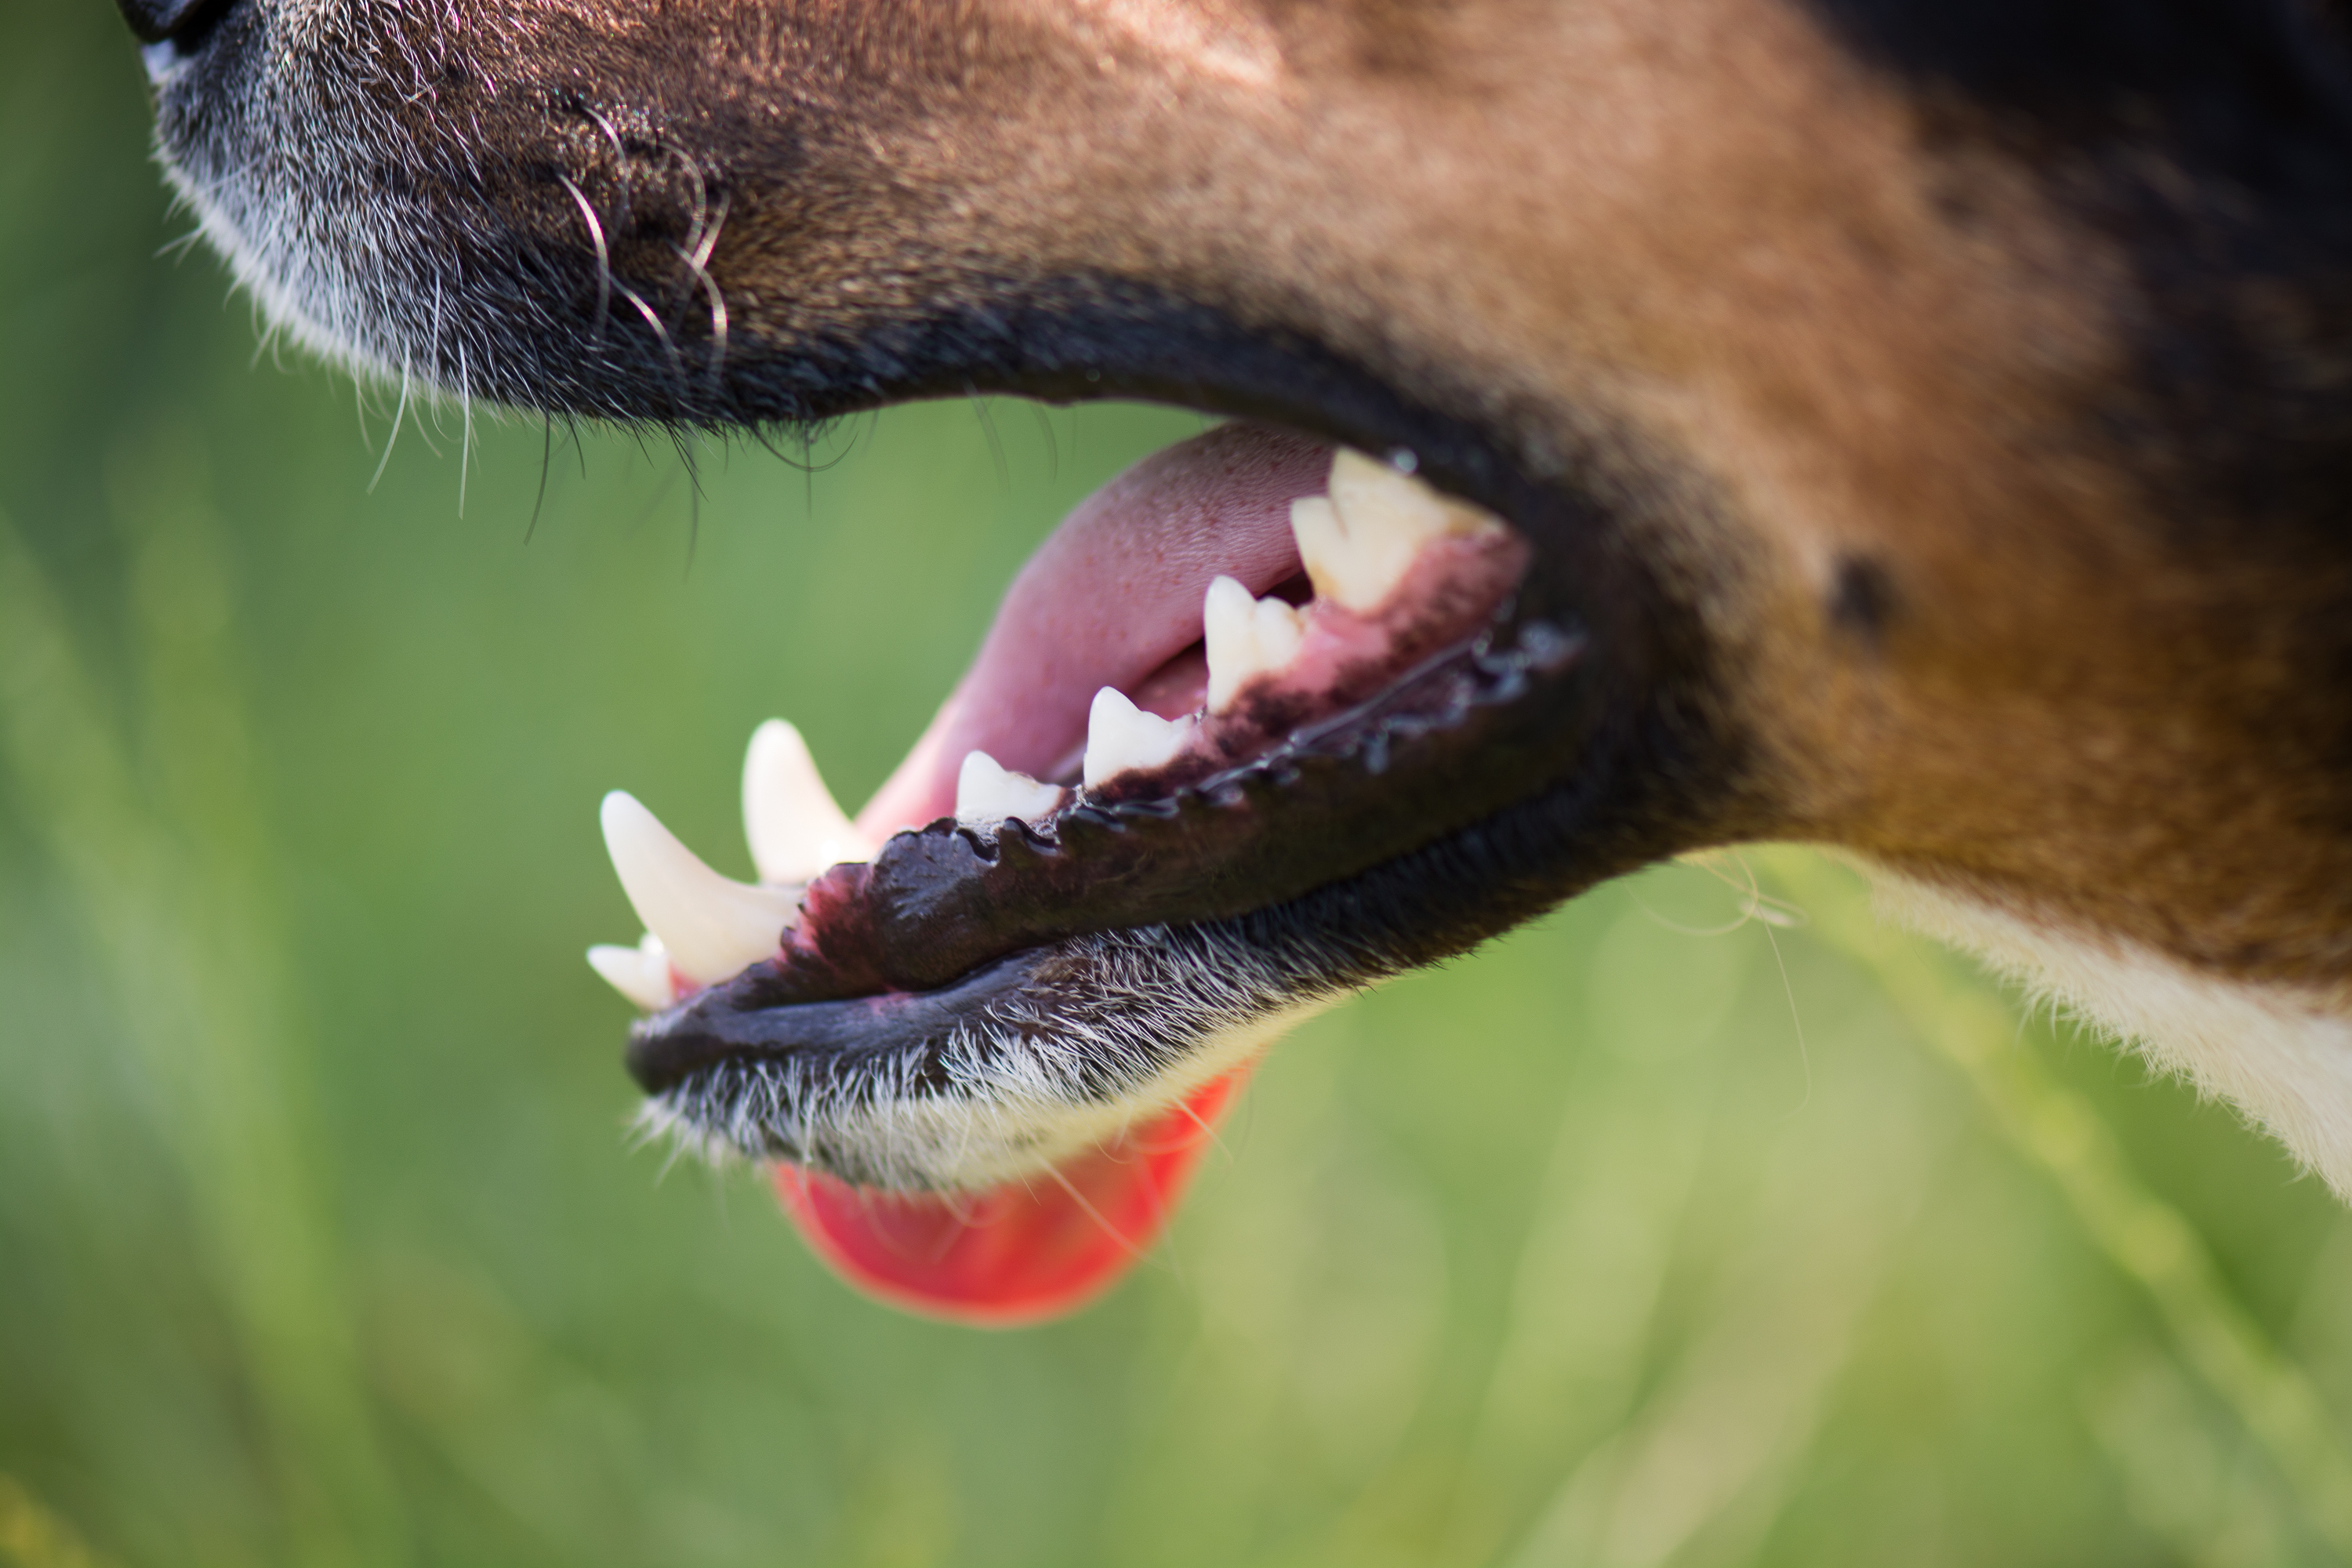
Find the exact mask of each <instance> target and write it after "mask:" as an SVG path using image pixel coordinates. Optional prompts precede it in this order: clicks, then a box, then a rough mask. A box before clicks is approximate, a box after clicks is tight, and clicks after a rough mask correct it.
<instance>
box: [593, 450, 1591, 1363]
mask: <svg viewBox="0 0 2352 1568" xmlns="http://www.w3.org/2000/svg"><path fill="white" fill-rule="evenodd" d="M1414 467H1415V464H1414V461H1413V458H1412V454H1410V453H1409V452H1404V451H1399V452H1395V453H1392V454H1390V455H1388V456H1386V457H1384V458H1372V457H1369V456H1366V455H1364V454H1362V453H1359V452H1356V451H1352V450H1349V449H1347V448H1344V447H1332V446H1330V445H1328V444H1327V443H1324V442H1320V441H1316V440H1311V439H1308V438H1306V437H1299V436H1295V435H1291V434H1288V433H1285V432H1281V431H1277V430H1274V429H1269V428H1265V427H1262V426H1250V425H1229V426H1222V427H1219V428H1216V429H1213V430H1212V431H1210V432H1209V433H1207V434H1205V435H1203V436H1202V437H1198V438H1196V439H1194V440H1192V441H1189V442H1185V443H1182V444H1181V445H1179V446H1177V447H1172V448H1171V449H1169V450H1166V451H1163V452H1161V453H1160V454H1158V455H1157V456H1155V457H1153V458H1148V459H1146V460H1145V461H1144V462H1143V463H1141V464H1139V465H1138V466H1137V467H1136V468H1132V469H1130V470H1129V472H1127V473H1126V474H1124V475H1122V476H1121V477H1119V478H1118V479H1115V480H1113V481H1112V482H1111V483H1110V484H1109V485H1108V486H1107V487H1106V488H1105V489H1103V490H1101V491H1099V492H1098V493H1097V494H1096V495H1095V496H1094V497H1093V498H1091V499H1090V500H1087V502H1085V503H1084V504H1082V505H1081V506H1080V507H1079V508H1078V509H1077V510H1076V511H1075V512H1073V513H1072V514H1071V515H1070V517H1069V518H1068V519H1067V520H1066V521H1065V522H1064V523H1063V524H1062V525H1061V527H1060V528H1059V529H1058V530H1057V531H1055V533H1054V534H1053V536H1052V537H1051V538H1050V539H1049V540H1048V541H1047V542H1046V543H1045V545H1044V546H1043V548H1042V549H1041V550H1040V551H1039V552H1038V553H1037V554H1036V555H1035V556H1034V558H1033V559H1032V561H1031V562H1030V563H1029V564H1028V565H1027V566H1026V567H1025V568H1024V571H1023V572H1022V574H1020V576H1019V578H1018V579H1017V580H1016V582H1015V583H1014V584H1013V587H1012V589H1011V590H1010V592H1009V593H1008V594H1007V595H1006V597H1005V600H1004V603H1003V607H1002V609H1001V611H1000V613H999V616H998V618H997V620H996V622H995V624H994V626H992V629H991V631H990V632H989V634H988V636H987V637H986V639H985V641H984V643H983V646H982V649H981V651H980V654H979V657H978V658H977V659H976V661H975V662H974V664H973V665H972V667H971V669H970V671H969V672H968V673H967V674H966V675H965V677H964V678H963V679H962V680H961V683H960V684H959V685H958V687H957V688H956V689H955V691H954V693H953V694H952V695H951V696H950V698H949V699H948V700H947V702H946V703H945V704H944V706H942V708H941V709H940V713H939V715H938V717H937V719H936V720H935V721H933V723H932V724H931V726H930V728H929V731H927V732H926V733H925V734H924V735H923V737H922V738H921V739H920V740H919V742H917V743H916V745H915V746H914V748H913V750H912V752H910V753H909V754H908V757H907V759H906V760H905V762H904V763H901V764H900V766H899V768H898V770H897V772H896V773H895V774H894V775H893V776H892V777H891V779H890V780H889V781H888V782H887V784H885V785H884V786H883V788H882V789H881V790H880V791H879V792H878V793H877V795H876V796H875V798H874V800H873V801H872V802H871V803H870V804H869V805H867V806H866V808H865V809H864V810H863V811H862V812H861V813H860V814H859V815H858V816H857V817H856V819H855V820H852V819H851V818H850V817H848V816H846V815H845V813H844V812H843V811H842V810H841V808H840V807H839V806H838V805H835V802H834V800H833V797H832V795H830V793H829V792H828V791H827V790H826V788H825V786H824V783H823V782H822V781H821V779H820V778H819V776H818V774H817V772H816V769H815V766H814V763H813V761H812V759H811V757H810V755H809V752H808V751H807V749H806V747H805V746H804V745H803V743H802V742H801V740H800V737H799V735H798V733H797V732H796V731H793V729H792V728H791V727H790V726H789V725H787V724H784V723H782V722H781V721H772V722H771V723H769V724H767V725H764V726H762V727H761V730H760V731H759V732H758V733H757V734H756V735H755V736H754V737H753V739H752V743H751V752H750V756H749V758H748V760H747V763H746V768H745V773H744V782H743V802H744V819H745V826H746V830H747V834H748V836H749V838H750V840H751V850H752V858H753V860H754V863H755V865H756V866H757V868H758V869H759V873H760V877H761V881H760V883H759V884H758V885H756V886H753V885H746V884H742V883H738V882H735V881H732V880H730V879H727V878H724V877H721V876H720V875H719V874H718V873H717V872H714V871H712V870H710V869H709V868H707V867H706V866H704V865H703V864H702V863H701V862H700V861H699V860H698V859H697V858H695V857H694V855H693V854H692V853H691V852H690V851H688V849H687V848H685V847H683V846H682V845H680V844H679V843H678V842H677V840H676V839H675V838H673V837H671V836H670V835H669V834H668V833H667V831H666V830H665V829H663V828H662V826H660V824H659V823H658V822H656V820H655V819H654V818H653V816H651V815H650V814H649V813H647V812H646V809H645V808H644V807H643V806H641V805H638V804H637V803H636V802H635V800H633V799H631V798H630V797H628V796H627V795H620V794H615V795H611V796H609V797H607V799H606V801H605V805H604V833H605V838H606V842H607V845H608V847H610V849H611V852H612V856H613V859H614V866H615V868H616V869H617V870H618V872H619V874H620V878H621V881H622V884H623V886H624V888H625V889H626V891H627V893H628V895H629V898H630V900H631V902H632V903H633V904H634V905H635V909H636V911H637V913H638V915H639V917H640V918H641V919H642V920H643V921H644V922H645V924H646V929H647V934H646V937H645V939H644V940H643V942H641V943H640V944H638V945H637V946H635V947H604V948H598V949H595V950H593V952H591V954H590V960H591V962H592V963H593V964H594V965H595V967H596V969H597V971H598V972H599V973H602V974H603V975H604V977H605V978H606V979H607V980H609V981H610V982H612V983H613V984H614V985H615V986H616V987H618V988H619V989H620V990H621V991H622V992H623V993H625V994H626V995H628V996H629V997H630V999H631V1000H633V1001H635V1002H636V1003H637V1004H638V1005H641V1006H643V1007H645V1008H646V1009H648V1010H649V1012H650V1014H651V1016H649V1017H647V1018H646V1019H645V1020H643V1021H642V1022H640V1023H639V1024H638V1025H637V1026H636V1027H635V1031H634V1034H633V1037H632V1041H631V1047H630V1051H629V1067H630V1070H631V1071H632V1073H633V1074H634V1075H635V1078H636V1079H637V1080H638V1082H639V1083H640V1084H641V1085H642V1086H643V1087H644V1089H646V1093H647V1094H648V1096H649V1097H650V1100H649V1103H648V1110H647V1113H646V1115H647V1120H648V1121H649V1123H650V1124H651V1125H653V1126H655V1127H656V1128H659V1129H662V1130H666V1131H669V1132H671V1133H673V1134H675V1135H677V1136H678V1137H680V1138H682V1139H684V1140H687V1141H688V1142H693V1143H696V1144H699V1145H701V1146H704V1147H706V1148H708V1149H709V1150H711V1151H713V1152H740V1153H741V1154H745V1155H749V1156H751V1157H754V1158H763V1159H776V1160H781V1161H782V1162H784V1164H783V1165H782V1167H781V1170H782V1179H781V1183H780V1185H781V1187H782V1192H783V1194H784V1196H785V1199H786V1205H787V1207H788V1208H789V1209H790V1210H791V1212H792V1213H793V1215H794V1216H795V1218H796V1219H797V1220H798V1222H799V1223H800V1225H801V1226H802V1228H803V1231H804V1232H805V1233H807V1234H808V1236H809V1237H810V1239H811V1240H812V1242H813V1243H814V1245H815V1246H816V1247H817V1248H818V1250H819V1251H820V1252H821V1253H822V1254H823V1255H824V1256H825V1257H826V1258H829V1259H830V1260H831V1261H833V1262H834V1263H835V1266H836V1267H838V1268H842V1269H843V1270H844V1271H845V1272H846V1273H848V1274H849V1275H850V1276H851V1277H852V1278H854V1279H857V1280H858V1281H859V1282H861V1283H863V1284H865V1285H866V1286H867V1287H868V1288H870V1289H876V1290H878V1291H879V1292H881V1293H883V1294H885V1295H887V1296H890V1297H893V1298H895V1299H897V1300H900V1301H902V1302H904V1303H906V1304H908V1305H913V1306H917V1307H919V1308H922V1309H925V1310H932V1311H938V1312H944V1313H947V1314H949V1315H954V1316H961V1317H965V1318H969V1319H974V1320H981V1321H1015V1320H1020V1319H1025V1318H1030V1317H1034V1316H1039V1315H1044V1314H1046V1313H1050V1312H1054V1311H1057V1310H1063V1309H1066V1308H1067V1307H1069V1306H1071V1305H1074V1304H1076V1302H1077V1301H1079V1300H1084V1299H1086V1298H1087V1297H1088V1296H1090V1295H1092V1294H1093V1293H1095V1292H1096V1291H1098V1290H1100V1289H1103V1288H1105V1287H1106V1286H1108V1284H1109V1283H1110V1282H1111V1281H1112V1280H1113V1279H1116V1278H1117V1277H1118V1275H1119V1274H1120V1273H1121V1272H1123V1271H1124V1269H1125V1268H1126V1267H1127V1265H1128V1264H1129V1263H1130V1262H1132V1261H1133V1260H1134V1258H1136V1257H1137V1256H1139V1253H1140V1252H1141V1251H1142V1249H1143V1248H1144V1247H1146V1246H1147V1245H1148V1244H1149V1243H1150V1240H1151V1238H1152V1237H1153V1236H1154V1234H1155V1233H1156V1231H1157V1229H1158V1228H1159V1226H1160V1223H1161V1222H1162V1220H1163V1219H1164V1217H1165V1215H1167V1213H1168V1212H1169V1210H1170V1208H1171V1205H1172V1203H1173V1200H1174V1199H1175V1197H1176V1196H1177V1194H1178V1193H1179V1191H1180V1190H1181V1186H1182V1185H1183V1184H1184V1182H1185V1180H1186V1179H1187V1177H1188V1176H1189V1174H1190V1173H1191V1171H1192V1166H1193V1163H1195V1161H1196V1159H1197V1157H1198V1155H1199V1153H1200V1152H1201V1149H1202V1144H1203V1142H1204V1141H1205V1139H1206V1137H1207V1135H1208V1133H1209V1131H1210V1129H1211V1127H1212V1126H1213V1122H1214V1121H1215V1118H1216V1116H1217V1114H1218V1113H1219V1111H1220V1110H1222V1109H1223V1106H1224V1105H1225V1104H1226V1103H1227V1102H1228V1100H1230V1098H1231V1096H1232V1093H1233V1091H1234V1087H1235V1085H1236V1083H1237V1082H1238V1080H1239V1079H1240V1078H1241V1076H1242V1075H1244V1073H1245V1072H1246V1071H1247V1069H1248V1067H1249V1065H1250V1063H1251V1062H1252V1061H1253V1060H1254V1059H1255V1056H1256V1054H1257V1053H1258V1052H1259V1051H1260V1050H1261V1049H1262V1048H1263V1047H1264V1046H1265V1043H1266V1042H1267V1041H1268V1040H1269V1039H1270V1038H1271V1037H1273V1035H1275V1034H1276V1033H1277V1032H1278V1031H1279V1030H1280V1029H1281V1028H1282V1027H1284V1026H1286V1025H1287V1024H1288V1023H1289V1022H1291V1021H1293V1020H1294V1019H1296V1018H1297V1016H1301V1015H1303V1014H1305V1013H1307V1012H1309V1011H1312V1010H1314V1009H1315V1008H1317V1007H1318V1006H1319V1005H1324V1004H1326V1003H1327V1002H1328V1001H1329V1000H1330V999H1332V998H1334V997H1335V996H1337V995H1339V994H1342V993H1344V992H1345V991H1347V990H1348V989H1349V988H1352V987H1354V986H1358V985H1361V984H1366V983H1369V982H1370V981H1373V980H1375V979H1378V978H1380V977H1381V976H1383V975H1385V974H1388V973H1393V972H1395V971H1396V970H1398V969H1401V968H1403V967H1405V966H1408V965H1410V964H1412V963H1423V962H1427V961H1428V959H1429V958H1431V957H1433V956H1436V954H1435V953H1433V952H1429V951H1428V950H1427V939H1426V938H1425V937H1423V938H1418V939H1417V938H1415V937H1414V936H1413V935H1412V934H1410V932H1411V931H1412V930H1414V929H1419V930H1422V931H1426V930H1428V929H1429V923H1428V922H1426V921H1418V922H1417V921H1412V920H1411V919H1410V918H1406V919H1403V920H1400V919H1399V918H1398V914H1399V911H1396V910H1391V909H1390V908H1388V907H1386V906H1387V905H1388V904H1390V903H1392V902H1393V900H1387V899H1384V898H1382V897H1381V896H1380V895H1378V894H1377V893H1375V892H1373V891H1371V890H1370V889H1360V888H1357V889H1351V887H1350V883H1351V882H1353V881H1360V880H1361V877H1362V874H1363V873H1365V872H1366V871H1368V870H1370V869H1372V868H1376V867H1378V866H1380V865H1381V864H1382V863H1384V862H1392V861H1394V860H1395V859H1396V858H1398V857H1400V856H1407V855H1411V854H1412V853H1413V852H1415V851H1420V850H1425V849H1426V848H1427V847H1429V846H1430V845H1431V844H1432V843H1433V841H1436V840H1439V839H1442V838H1444V837H1445V836H1447V835H1448V834H1452V833H1455V832H1457V831H1458V830H1459V829H1460V828H1462V827H1463V826H1465V823H1466V822H1469V821H1473V820H1475V818H1476V817H1477V816H1481V815H1483V814H1484V813H1485V812H1486V811H1487V810H1491V809H1492V805H1493V803H1492V802H1491V801H1488V800H1486V799H1483V798H1481V797H1482V796H1484V795H1486V793H1487V792H1486V791H1485V790H1480V789H1475V788H1473V789H1465V787H1464V773H1465V764H1466V762H1467V759H1468V758H1469V756H1470V755H1471V753H1473V752H1477V751H1480V750H1482V749H1483V747H1482V746H1481V745H1480V744H1479V743H1480V742H1484V743H1486V744H1491V742H1492V741H1493V739H1494V736H1493V734H1492V733H1491V731H1495V730H1496V727H1497V725H1496V721H1497V720H1498V719H1499V718H1501V717H1503V716H1505V715H1507V714H1509V713H1510V711H1511V710H1512V709H1513V708H1514V707H1515V706H1517V704H1520V703H1523V702H1525V701H1526V700H1527V699H1528V695H1529V692H1530V689H1531V687H1533V686H1535V685H1538V684H1542V683H1545V682H1548V681H1550V680H1551V679H1554V678H1556V677H1558V676H1559V675H1560V674H1561V673H1563V672H1564V671H1566V670H1567V669H1568V668H1570V666H1572V665H1573V664H1574V663H1575V662H1576V658H1577V655H1578V652H1579V649H1580V639H1579V637H1577V635H1576V634H1575V633H1574V632H1573V631H1572V630H1571V629H1570V628H1568V627H1566V626H1560V625H1559V624H1555V623H1554V622H1553V621H1550V620H1547V619H1543V618H1540V617H1534V616H1523V615H1521V614H1519V613H1518V609H1519V606H1518V605H1517V589H1518V588H1519V586H1520V585H1521V583H1522V581H1523V579H1524V577H1525V575H1526V574H1527V570H1528V564H1529V561H1530V555H1531V552H1530V550H1529V547H1528V543H1527V542H1526V541H1525V540H1524V539H1522V538H1521V536H1520V535H1519V534H1518V533H1517V532H1516V531H1514V530H1513V529H1512V528H1510V527H1509V526H1508V525H1507V524H1506V523H1504V522H1503V521H1501V520H1500V519H1498V518H1496V517H1495V516H1494V515H1492V514H1491V513H1489V512H1486V511H1485V510H1482V509H1480V508H1478V507H1476V506H1474V505H1472V504H1470V503H1468V502H1466V501H1464V500H1458V499H1455V498H1454V497H1450V496H1448V495H1446V494H1444V493H1442V492H1441V491H1439V490H1438V489H1434V488H1433V487H1432V486H1431V485H1430V484H1428V483H1426V482H1424V481H1423V479H1421V478H1420V477H1418V476H1417V475H1416V474H1415V473H1414V471H1413V469H1414ZM1437 923H1440V924H1443V923H1444V922H1442V921H1440V922H1437ZM1475 934H1483V933H1474V934H1473V936H1472V940H1475ZM1457 945H1466V943H1457Z"/></svg>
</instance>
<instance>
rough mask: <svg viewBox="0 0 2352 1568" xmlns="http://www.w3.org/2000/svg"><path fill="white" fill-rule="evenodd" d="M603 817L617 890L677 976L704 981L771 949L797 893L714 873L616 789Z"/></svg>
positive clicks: (723, 975)
mask: <svg viewBox="0 0 2352 1568" xmlns="http://www.w3.org/2000/svg"><path fill="white" fill-rule="evenodd" d="M604 847H605V848H606V849H607V850H609V851H610V852H611V854H612V857H613V869H614V870H615V871H617V872H619V873H620V874H621V889H622V891H624V892H625V893H627V894H628V895H629V902H630V903H631V904H633V905H635V908H636V911H637V918H638V919H639V920H641V921H645V922H646V930H647V931H651V932H653V933H654V935H656V936H657V937H659V938H661V940H662V945H663V946H664V947H666V948H667V949H668V950H669V961H670V963H671V964H672V965H673V966H674V967H675V968H676V969H677V972H678V973H680V974H682V975H684V976H686V978H688V980H691V981H693V982H694V983H695V984H698V985H709V984H713V983H715V982H717V981H720V980H724V979H726V978H727V977H728V976H729V975H731V974H733V973H735V972H736V971H737V970H740V969H741V968H743V967H744V966H745V965H746V964H749V963H753V962H755V961H757V960H759V959H762V958H766V957H768V956H769V955H770V954H771V953H772V952H775V951H776V943H777V940H778V938H779V937H780V936H781V935H782V932H783V929H784V927H785V926H787V925H789V924H791V923H792V920H793V912H794V911H795V910H797V908H798V907H799V903H800V900H799V897H798V895H797V894H795V893H792V892H786V891H784V890H783V889H778V888H755V887H751V886H748V885H747V884H745V883H742V882H738V881H735V880H733V879H730V878H727V877H722V876H720V875H719V873H718V872H716V871H714V870H712V869H711V868H709V867H708V866H706V865H704V864H703V863H702V862H701V861H700V860H698V859H696V858H695V855H694V851H693V850H691V849H688V847H686V846H685V845H683V844H680V843H679V842H678V841H677V838H676V837H672V835H671V833H670V831H669V829H668V828H667V827H664V826H662V825H661V824H660V823H659V822H657V821H656V820H655V819H654V814H653V813H652V812H650V811H647V810H646V808H645V807H644V806H642V805H638V804H637V803H636V801H635V798H634V797H632V796H630V795H626V794H625V793H624V792H622V791H620V790H614V792H613V793H612V794H610V795H606V796H605V797H604Z"/></svg>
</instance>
